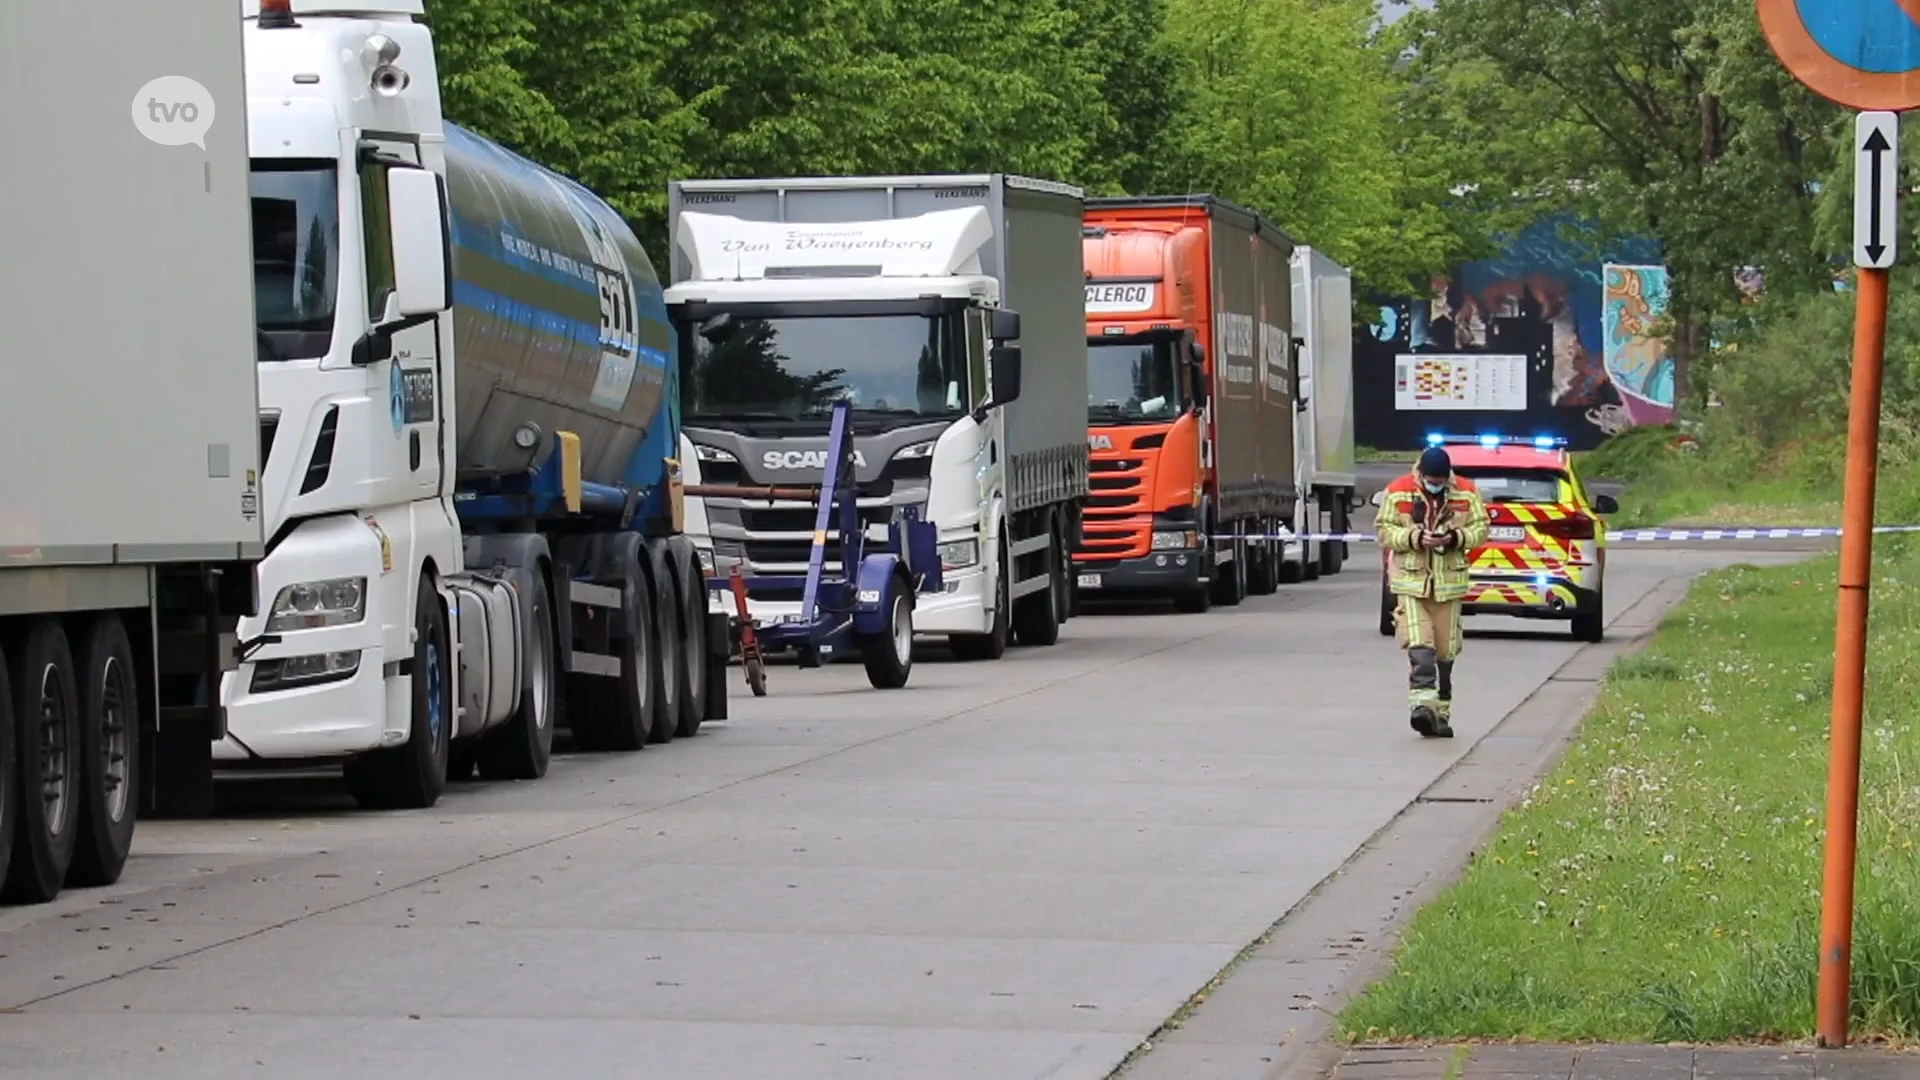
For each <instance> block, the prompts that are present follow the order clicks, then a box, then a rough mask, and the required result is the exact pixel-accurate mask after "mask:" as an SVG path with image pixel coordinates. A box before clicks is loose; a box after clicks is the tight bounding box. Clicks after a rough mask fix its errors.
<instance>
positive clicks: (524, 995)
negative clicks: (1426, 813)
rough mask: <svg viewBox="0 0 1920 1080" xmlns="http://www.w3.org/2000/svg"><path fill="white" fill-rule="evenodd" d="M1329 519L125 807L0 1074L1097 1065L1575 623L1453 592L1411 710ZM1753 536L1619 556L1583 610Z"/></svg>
mask: <svg viewBox="0 0 1920 1080" xmlns="http://www.w3.org/2000/svg"><path fill="white" fill-rule="evenodd" d="M1358 554H1359V555H1360V559H1359V561H1356V562H1355V563H1350V564H1349V569H1348V571H1347V572H1345V573H1342V574H1340V575H1338V576H1336V577H1333V578H1330V579H1326V580H1323V581H1320V582H1317V583H1313V584H1309V585H1302V586H1293V587H1288V588H1286V589H1283V591H1282V593H1281V594H1280V595H1278V596H1275V597H1270V598H1265V599H1259V600H1253V601H1249V602H1248V603H1247V604H1245V605H1244V606H1242V607H1240V608H1238V609H1233V610H1226V609H1216V610H1215V611H1214V612H1212V613H1211V614H1208V615H1204V616H1181V615H1175V614H1172V613H1170V612H1169V613H1166V614H1137V613H1136V614H1115V615H1090V616H1087V617H1084V618H1081V619H1077V620H1075V621H1074V622H1072V623H1071V624H1069V625H1068V626H1067V628H1066V631H1065V636H1064V639H1063V641H1062V642H1061V644H1060V645H1059V646H1057V647H1055V648H1051V649H1043V650H1034V649H1022V650H1016V651H1013V652H1011V653H1009V654H1008V658H1007V659H1006V660H1004V661H1002V662H999V663H994V664H958V663H952V662H947V661H944V660H941V661H935V660H934V659H932V658H930V657H923V659H922V662H921V663H920V664H918V665H917V666H916V668H915V670H914V672H913V679H912V683H911V685H910V686H909V687H908V688H907V689H905V690H902V691H896V692H889V693H880V692H874V691H872V690H869V689H867V687H866V682H865V678H864V676H863V675H862V674H861V672H860V670H859V668H858V667H857V666H840V667H836V668H832V669H829V670H826V671H812V672H807V671H800V670H797V669H794V668H776V669H775V670H774V671H773V673H772V692H771V695H770V696H769V697H766V698H764V699H757V700H756V699H752V698H748V697H746V696H745V695H744V693H740V694H738V695H737V696H736V698H735V706H734V719H733V720H732V721H731V722H729V723H726V724H720V725H714V726H712V727H710V728H709V729H708V730H707V731H705V732H703V733H702V734H701V735H700V736H699V737H698V738H695V739H692V740H683V741H681V742H678V743H675V744H673V745H670V746H666V747H654V748H651V749H648V750H646V751H644V752H642V753H640V754H636V755H631V756H607V757H588V756H570V757H564V758H560V759H556V761H555V762H554V766H553V770H552V773H551V774H550V775H549V776H548V777H547V778H546V779H545V780H543V781H538V782H533V783H523V784H472V785H460V786H458V787H456V788H455V789H453V790H452V791H450V792H449V794H448V795H447V797H446V798H445V799H444V800H443V801H442V802H441V804H440V805H439V806H438V807H437V808H435V809H433V810H428V811H422V812H416V813H389V814H369V813H360V812H355V811H352V810H350V809H349V808H348V807H347V804H346V803H345V802H344V800H343V799H342V798H341V797H340V796H338V795H337V794H336V793H335V792H334V790H333V787H332V785H331V784H322V785H318V786H309V787H306V788H299V787H293V788H286V787H277V788H269V789H249V790H244V791H240V792H237V793H229V794H230V798H231V801H233V802H235V804H236V805H239V806H242V807H251V808H252V809H250V810H245V811H243V812H242V813H241V814H240V815H239V816H230V817H228V818H226V819H223V820H215V821H206V822H189V823H143V824H142V825H141V828H140V833H139V837H138V842H137V850H136V854H135V858H134V860H133V862H132V864H131V865H130V866H129V868H128V871H127V874H126V877H125V879H124V881H123V882H122V884H121V885H119V886H116V887H114V888H111V889H105V890H88V891H81V892H73V893H69V894H67V895H66V896H64V897H62V898H61V899H60V900H59V901H58V902H57V903H55V904H52V905H48V906H44V907H39V908H30V909H19V908H16V909H4V910H0V1076H5V1077H7V1078H9V1080H36V1078H42V1077H74V1078H79V1077H88V1078H95V1077H113V1076H129V1077H132V1076H137V1077H141V1078H142V1080H161V1078H167V1077H180V1078H189V1077H191V1078H194V1080H205V1078H217V1077H228V1076H264V1077H273V1078H275V1080H296V1078H315V1080H318V1078H327V1080H334V1078H338V1077H343V1076H369V1077H374V1076H379V1077H385V1076H393V1077H406V1078H409V1080H426V1078H431V1077H448V1078H459V1080H489V1078H494V1077H499V1078H508V1077H513V1078H522V1077H529V1076H541V1077H554V1078H561V1077H576V1076H579V1077H585V1076H592V1077H645V1078H666V1080H680V1078H689V1080H704V1078H714V1080H734V1078H749V1077H756V1078H757V1077H777V1078H781V1080H804V1078H816V1077H832V1078H840V1077H852V1078H859V1077H873V1078H885V1080H909V1078H936V1077H937V1078H947V1077H954V1078H963V1080H981V1078H992V1080H1021V1078H1028V1077H1035V1078H1038V1077H1050V1078H1098V1077H1104V1076H1106V1075H1107V1074H1108V1073H1109V1072H1110V1071H1111V1070H1112V1069H1113V1068H1114V1067H1115V1066H1116V1065H1117V1064H1118V1063H1119V1062H1120V1061H1121V1060H1122V1059H1123V1058H1124V1057H1125V1056H1126V1055H1127V1054H1128V1053H1129V1052H1130V1051H1131V1050H1133V1049H1134V1048H1135V1047H1136V1046H1137V1045H1138V1044H1139V1042H1140V1041H1141V1039H1142V1038H1143V1037H1144V1036H1146V1035H1147V1034H1149V1033H1150V1032H1152V1031H1154V1029H1155V1028H1156V1027H1158V1026H1159V1025H1160V1024H1161V1023H1162V1021H1164V1020H1165V1019H1166V1018H1167V1017H1168V1016H1169V1015H1170V1014H1171V1013H1173V1012H1174V1011H1175V1010H1176V1009H1177V1008H1179V1007H1180V1006H1181V1004H1182V1003H1183V1002H1184V1001H1185V1000H1186V999H1187V998H1188V997H1189V995H1191V994H1193V993H1194V992H1195V991H1196V990H1197V989H1199V988H1200V987H1202V986H1203V985H1204V984H1205V983H1206V982H1207V981H1208V980H1209V978H1211V977H1212V976H1213V975H1214V974H1215V973H1216V972H1218V971H1219V970H1220V969H1221V967H1222V966H1223V965H1225V964H1226V963H1227V962H1228V960H1229V959H1230V958H1232V957H1233V956H1234V955H1235V953H1236V952H1237V951H1238V950H1240V949H1241V948H1242V946H1244V945H1246V944H1247V943H1248V942H1249V941H1251V940H1253V939H1254V938H1255V937H1256V936H1258V935H1260V934H1261V933H1262V932H1263V931H1264V930H1265V929H1266V928H1267V927H1268V926H1269V925H1270V924H1271V923H1272V922H1273V921H1274V920H1275V919H1276V918H1278V917H1279V916H1281V915H1282V914H1283V913H1285V912H1286V911H1287V910H1288V909H1289V908H1290V907H1291V906H1293V905H1294V904H1295V903H1296V902H1297V901H1298V900H1300V899H1301V897H1302V896H1304V895H1305V894H1306V893H1307V892H1308V891H1309V890H1310V889H1312V888H1313V887H1314V885H1315V884H1316V883H1317V882H1319V881H1321V880H1322V879H1323V878H1325V877H1327V876H1328V875H1329V874H1330V873H1331V872H1333V871H1334V870H1335V869H1336V868H1338V867H1339V866H1340V865H1341V864H1342V863H1343V862H1344V861H1345V860H1346V859H1347V858H1348V857H1349V856H1350V854H1351V853H1353V852H1354V851H1355V850H1356V849H1357V848H1358V847H1359V846H1360V845H1361V844H1362V843H1363V842H1364V841H1365V840H1366V839H1367V838H1368V837H1369V835H1371V834H1372V833H1374V832H1375V831H1376V830H1377V829H1379V828H1380V827H1381V826H1382V825H1383V824H1384V823H1385V822H1387V821H1388V820H1389V819H1390V818H1392V817H1393V816H1394V815H1395V814H1396V813H1397V812H1398V811H1399V810H1401V808H1402V807H1403V806H1405V805H1406V804H1407V803H1408V802H1409V801H1410V800H1411V799H1412V798H1413V797H1414V796H1415V795H1416V794H1417V793H1419V792H1420V791H1421V790H1422V789H1423V788H1425V787H1426V786H1427V785H1429V784H1430V783H1432V782H1433V781H1434V780H1435V778H1436V777H1438V776H1439V775H1440V774H1441V773H1442V772H1443V771H1444V770H1445V769H1447V767H1448V766H1449V765H1450V764H1452V763H1453V762H1454V761H1455V760H1456V759H1457V758H1459V757H1460V756H1461V755H1462V754H1464V753H1465V752H1466V750H1467V749H1468V747H1470V746H1471V745H1472V744H1473V743H1474V741H1475V740H1476V739H1477V738H1479V737H1480V736H1482V735H1483V734H1485V733H1486V732H1487V731H1488V730H1489V728H1491V727H1492V725H1493V724H1494V723H1495V722H1496V721H1498V720H1499V718H1500V717H1501V716H1502V715H1504V714H1505V713H1506V712H1507V711H1509V710H1510V709H1512V708H1514V707H1515V705H1516V704H1517V703H1519V702H1520V701H1521V700H1522V699H1523V698H1525V697H1526V696H1527V695H1528V694H1529V693H1530V692H1531V691H1533V690H1534V688H1535V687H1536V686H1538V685H1539V684H1540V683H1541V682H1542V680H1543V679H1545V678H1546V676H1547V675H1548V673H1550V672H1552V671H1553V670H1554V669H1555V668H1557V667H1558V666H1560V665H1561V664H1562V663H1563V662H1564V661H1566V660H1568V659H1569V658H1570V657H1571V656H1572V655H1573V654H1574V652H1575V651H1576V648H1577V646H1576V645H1575V643H1574V642H1573V641H1572V640H1571V639H1570V637H1569V636H1568V634H1567V632H1566V630H1565V628H1564V627H1562V626H1559V625H1557V624H1520V623H1503V622H1500V621H1498V620H1491V619H1480V620H1473V621H1472V623H1471V625H1470V629H1474V628H1476V627H1477V628H1485V629H1491V630H1495V631H1499V633H1497V634H1496V635H1494V636H1480V637H1477V638H1475V639H1474V640H1472V641H1471V642H1470V643H1469V646H1468V651H1467V653H1466V655H1465V656H1464V657H1463V658H1462V662H1461V667H1460V676H1459V678H1460V689H1459V694H1460V698H1459V700H1458V702H1457V707H1456V708H1457V711H1456V719H1455V726H1456V728H1457V729H1458V731H1459V733H1460V736H1461V737H1460V738H1458V739H1455V740H1453V741H1448V742H1423V741H1421V740H1420V739H1419V738H1417V737H1415V736H1414V735H1413V734H1412V733H1411V732H1410V731H1409V730H1408V729H1407V724H1406V719H1405V685H1404V671H1405V667H1404V662H1403V660H1402V659H1401V657H1400V655H1399V654H1398V653H1397V652H1396V651H1395V649H1394V647H1393V645H1392V643H1391V642H1390V641H1389V640H1387V639H1385V638H1382V637H1381V636H1380V635H1379V633H1378V632H1377V630H1376V626H1375V617H1376V611H1377V608H1376V604H1377V601H1378V587H1379V586H1378V578H1377V577H1376V576H1375V574H1376V573H1377V571H1371V570H1370V567H1371V563H1370V562H1369V561H1367V560H1368V557H1367V555H1366V553H1365V550H1364V549H1362V551H1361V552H1359V553H1358ZM1771 557H1775V556H1774V555H1773V553H1771V552H1768V553H1763V554H1757V555H1756V554H1752V553H1746V554H1742V553H1738V552H1733V551H1730V550H1729V549H1728V548H1726V547H1711V548H1706V547H1696V548H1693V549H1685V550H1636V551H1622V552H1618V553H1616V554H1615V556H1614V563H1613V568H1612V571H1611V580H1610V581H1609V582H1608V590H1609V593H1610V597H1609V607H1610V609H1611V610H1612V611H1615V612H1619V611H1624V610H1626V609H1627V607H1628V606H1630V605H1631V604H1632V603H1633V602H1634V601H1635V600H1636V599H1638V598H1639V597H1640V596H1642V595H1644V594H1645V593H1646V592H1647V591H1648V590H1649V589H1651V588H1652V587H1654V586H1655V585H1656V584H1657V583H1659V582H1661V581H1662V580H1665V579H1669V578H1671V577H1673V576H1674V575H1677V574H1687V573H1691V572H1694V571H1697V570H1700V569H1703V568H1706V567H1707V566H1709V565H1711V564H1715V563H1720V562H1727V561H1736V560H1739V559H1742V558H1745V559H1749V560H1765V559H1769V558H1771ZM733 678H734V679H735V685H736V687H737V686H738V680H739V675H738V673H737V672H736V673H734V676H733ZM7 1007H10V1008H7Z"/></svg>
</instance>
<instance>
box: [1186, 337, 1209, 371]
mask: <svg viewBox="0 0 1920 1080" xmlns="http://www.w3.org/2000/svg"><path fill="white" fill-rule="evenodd" d="M1187 362H1188V363H1189V364H1192V365H1193V366H1194V367H1205V366H1206V363H1207V349H1206V346H1204V345H1202V344H1200V343H1199V342H1197V341H1189V342H1187Z"/></svg>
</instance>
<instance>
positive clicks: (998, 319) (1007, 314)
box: [987, 308, 1020, 397]
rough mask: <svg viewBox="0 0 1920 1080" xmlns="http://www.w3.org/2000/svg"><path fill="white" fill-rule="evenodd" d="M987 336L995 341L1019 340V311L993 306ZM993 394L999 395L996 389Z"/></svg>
mask: <svg viewBox="0 0 1920 1080" xmlns="http://www.w3.org/2000/svg"><path fill="white" fill-rule="evenodd" d="M987 336H989V337H991V338H993V340H995V341H1018V340H1020V313H1019V312H1017V311H1009V310H1008V309H1006V308H995V309H994V310H993V326H992V327H991V329H990V330H989V332H988V335H987ZM994 396H995V397H999V396H1000V395H999V393H998V392H997V391H996V392H995V394H994Z"/></svg>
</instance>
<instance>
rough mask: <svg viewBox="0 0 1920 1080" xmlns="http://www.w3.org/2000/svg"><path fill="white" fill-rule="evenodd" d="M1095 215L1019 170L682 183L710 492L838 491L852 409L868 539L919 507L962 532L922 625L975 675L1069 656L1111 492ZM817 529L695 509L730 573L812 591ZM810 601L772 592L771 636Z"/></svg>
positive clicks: (686, 336)
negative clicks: (1085, 576)
mask: <svg viewBox="0 0 1920 1080" xmlns="http://www.w3.org/2000/svg"><path fill="white" fill-rule="evenodd" d="M1083 202H1084V199H1083V195H1082V192H1081V191H1080V190H1079V189H1078V188H1074V187H1069V186H1067V185H1064V184H1057V183H1052V182H1049V181H1042V180H1031V179H1026V178H1022V177H1017V176H1007V175H1002V174H993V175H978V176H926V177H838V178H807V179H784V180H697V181H696V180H688V181H679V182H676V183H674V184H672V185H671V187H670V190H669V196H668V215H669V216H668V223H669V228H670V231H671V236H672V243H673V254H672V279H673V285H672V287H671V288H669V289H668V290H667V303H668V307H669V310H670V312H671V315H672V319H673V322H674V326H675V328H676V330H677V331H678V334H679V342H680V356H681V365H682V373H681V377H682V386H683V395H682V414H683V415H682V420H683V423H684V424H685V431H684V434H683V436H682V448H681V455H680V456H681V458H682V460H683V461H684V462H685V469H686V477H687V482H688V483H689V484H694V483H706V484H731V485H768V486H772V485H794V484H810V483H819V482H820V478H821V476H822V475H823V467H824V464H825V462H824V456H825V455H824V453H823V450H824V447H825V445H826V436H827V426H828V418H829V416H830V414H831V412H832V409H833V406H834V404H835V402H839V401H845V402H847V403H848V406H849V408H850V410H851V413H850V415H851V418H852V421H853V424H854V434H855V448H856V453H855V461H854V466H855V472H856V474H857V477H856V478H857V480H858V483H859V489H858V493H859V496H860V498H859V505H860V508H861V514H862V515H863V518H864V519H865V521H866V522H867V526H868V528H869V529H870V530H873V531H874V534H875V535H876V536H878V535H880V533H881V532H882V531H883V530H884V528H885V525H886V523H887V522H888V521H889V520H890V519H891V518H892V516H893V515H895V514H897V513H900V512H901V509H900V508H902V507H907V506H912V507H916V508H918V511H919V513H920V515H921V517H922V518H923V519H924V520H927V521H931V522H933V523H934V524H935V525H937V526H938V528H939V537H940V541H941V543H940V556H941V563H942V576H943V578H944V582H945V584H944V591H943V592H941V593H938V594H935V595H932V596H920V597H918V598H916V608H915V610H914V613H913V625H914V629H915V630H916V631H917V632H919V633H922V634H944V635H946V636H947V638H948V640H949V641H950V643H951V644H952V647H953V649H954V652H955V654H956V655H957V656H958V657H960V658H961V659H995V658H998V657H999V656H1000V655H1001V654H1002V653H1004V652H1005V651H1006V648H1007V643H1008V640H1009V636H1010V634H1011V636H1012V637H1013V638H1014V639H1015V640H1017V641H1018V642H1019V643H1021V644H1026V645H1051V644H1053V643H1054V642H1055V641H1057V640H1058V638H1059V633H1060V624H1061V623H1062V622H1063V621H1064V620H1065V619H1067V618H1068V617H1069V616H1070V615H1071V612H1072V608H1073V603H1074V595H1073V580H1072V578H1073V575H1072V573H1071V566H1070V563H1069V561H1068V560H1069V555H1070V553H1071V552H1072V551H1073V550H1074V548H1075V547H1077V546H1078V544H1079V541H1080V520H1081V512H1082V509H1083V507H1084V505H1085V503H1086V498H1087V490H1088V481H1087V472H1088V448H1087V432H1086V399H1087V344H1086V335H1085V325H1086V299H1085V295H1084V290H1083V288H1082V285H1081V282H1082V279H1083V277H1084V268H1083V265H1082V258H1081V240H1080V217H1081V208H1082V205H1083ZM1015 341H1017V342H1018V343H1019V345H1020V355H1021V359H1020V361H1019V362H1018V366H1016V367H1015V368H1014V369H1013V370H1011V371H994V370H991V369H990V356H991V355H992V352H993V346H996V345H1000V344H1010V343H1013V342H1015ZM1009 376H1011V378H1009ZM812 529H813V508H812V504H810V503H804V502H797V501H794V502H780V501H772V502H769V501H766V500H757V499H740V498H724V499H723V498H690V499H689V500H688V502H687V531H688V532H689V533H690V534H691V535H692V536H693V537H694V538H695V542H696V544H698V545H699V546H700V549H701V552H702V558H703V559H705V560H706V561H707V565H708V566H709V567H711V568H712V570H713V572H714V573H715V574H716V575H717V576H719V577H723V578H724V577H725V576H727V575H729V574H731V573H732V572H733V571H734V570H736V569H738V570H740V572H741V573H742V574H743V575H745V576H752V575H754V574H755V573H761V574H774V575H778V574H797V573H803V572H804V571H805V566H806V560H807V552H808V548H809V545H810V543H811V538H812ZM828 557H829V558H830V559H831V558H833V557H834V556H833V553H832V552H829V554H828ZM799 599H800V598H799V596H798V595H795V596H793V597H791V598H785V597H780V596H770V597H767V598H766V599H765V600H762V599H761V598H760V597H759V596H756V597H755V599H754V601H753V607H752V614H753V617H754V618H755V619H756V620H760V621H763V622H764V621H772V620H778V619H784V618H791V617H793V616H794V615H795V614H796V613H797V612H798V610H799V607H800V605H799V602H798V601H799Z"/></svg>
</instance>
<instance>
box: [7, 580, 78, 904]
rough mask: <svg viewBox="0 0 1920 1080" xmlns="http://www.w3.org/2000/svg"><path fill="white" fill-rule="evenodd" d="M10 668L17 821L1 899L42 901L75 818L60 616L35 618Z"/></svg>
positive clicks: (74, 734) (57, 881) (55, 883)
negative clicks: (15, 733) (11, 669)
mask: <svg viewBox="0 0 1920 1080" xmlns="http://www.w3.org/2000/svg"><path fill="white" fill-rule="evenodd" d="M18 663H19V667H18V668H16V669H15V671H14V673H13V688H14V693H15V695H16V697H15V700H14V708H13V715H14V721H15V723H14V728H15V731H16V732H17V735H16V737H15V739H14V779H15V783H16V784H18V785H19V800H18V801H19V805H20V819H19V821H18V822H17V823H16V824H15V827H14V836H13V860H12V863H11V864H10V865H9V866H8V867H7V877H6V885H5V888H4V890H0V891H4V893H5V897H6V899H7V900H8V901H9V902H12V903H18V904H44V903H46V902H47V901H49V900H52V899H53V898H54V897H56V896H58V895H60V887H61V885H62V884H63V883H64V882H65V881H66V878H67V868H68V867H69V866H71V865H72V863H73V839H74V833H75V832H76V831H77V826H78V824H79V820H80V753H81V751H80V686H79V680H78V679H76V678H75V677H74V670H73V649H72V647H71V646H70V645H68V643H67V632H66V631H65V630H64V629H62V628H61V625H60V620H58V619H56V618H53V617H51V616H48V617H44V618H40V619H37V620H35V621H34V624H33V628H32V629H31V630H29V631H28V632H27V639H26V643H25V645H24V647H23V648H22V649H21V651H20V658H19V661H18Z"/></svg>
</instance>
